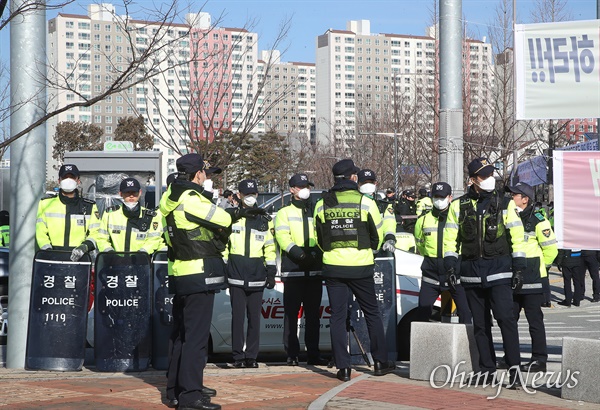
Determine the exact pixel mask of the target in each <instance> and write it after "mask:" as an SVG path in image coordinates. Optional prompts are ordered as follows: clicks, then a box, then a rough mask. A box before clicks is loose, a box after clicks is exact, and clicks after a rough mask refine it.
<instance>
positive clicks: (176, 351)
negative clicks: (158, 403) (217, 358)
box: [167, 296, 183, 400]
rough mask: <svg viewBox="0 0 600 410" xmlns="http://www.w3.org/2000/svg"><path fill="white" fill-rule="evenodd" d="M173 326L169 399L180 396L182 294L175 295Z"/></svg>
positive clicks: (168, 378)
mask: <svg viewBox="0 0 600 410" xmlns="http://www.w3.org/2000/svg"><path fill="white" fill-rule="evenodd" d="M172 312H173V328H172V330H171V335H170V337H169V367H168V369H167V399H168V400H173V399H176V398H177V397H178V396H179V393H180V390H179V388H178V383H177V378H178V373H179V362H180V360H181V338H180V334H179V332H180V328H181V325H182V323H183V303H182V301H181V296H173V310H172Z"/></svg>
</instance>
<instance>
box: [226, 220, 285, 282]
mask: <svg viewBox="0 0 600 410" xmlns="http://www.w3.org/2000/svg"><path fill="white" fill-rule="evenodd" d="M274 231H275V230H274V228H273V221H272V220H271V219H270V218H269V217H266V216H263V215H258V216H250V217H243V218H241V219H239V220H238V221H236V222H234V223H233V225H231V236H230V237H229V243H228V244H227V247H226V248H225V251H224V252H223V258H224V259H225V260H226V261H227V282H228V283H229V286H237V287H242V288H244V289H247V290H253V289H255V290H262V289H263V288H264V286H265V285H266V278H267V272H270V274H272V275H273V276H275V269H276V267H275V259H276V253H275V239H274V238H273V233H274Z"/></svg>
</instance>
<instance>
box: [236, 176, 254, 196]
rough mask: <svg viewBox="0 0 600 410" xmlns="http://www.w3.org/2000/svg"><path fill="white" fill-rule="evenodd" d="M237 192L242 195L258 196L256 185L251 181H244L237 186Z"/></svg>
mask: <svg viewBox="0 0 600 410" xmlns="http://www.w3.org/2000/svg"><path fill="white" fill-rule="evenodd" d="M238 191H240V192H241V193H242V194H244V195H248V194H258V184H257V183H256V181H255V180H253V179H244V180H243V181H241V182H240V183H239V184H238Z"/></svg>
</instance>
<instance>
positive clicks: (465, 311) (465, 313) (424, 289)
mask: <svg viewBox="0 0 600 410" xmlns="http://www.w3.org/2000/svg"><path fill="white" fill-rule="evenodd" d="M445 290H449V291H450V294H451V295H452V299H453V300H454V302H455V303H456V310H457V311H458V321H459V323H466V324H471V323H473V316H472V315H471V309H469V303H468V302H467V295H466V294H465V288H463V287H462V286H461V285H457V286H456V290H452V288H450V289H447V288H445V287H444V288H442V287H441V286H440V285H434V284H432V283H428V282H425V281H421V291H420V292H419V311H418V312H419V313H418V320H419V321H420V322H427V321H428V320H429V318H430V317H431V309H432V308H433V304H434V303H435V301H436V300H437V298H438V296H440V295H441V294H442V292H443V291H445Z"/></svg>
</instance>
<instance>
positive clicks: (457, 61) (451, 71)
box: [440, 0, 465, 197]
mask: <svg viewBox="0 0 600 410" xmlns="http://www.w3.org/2000/svg"><path fill="white" fill-rule="evenodd" d="M462 43H463V41H462V0H445V1H441V2H440V180H442V181H446V182H448V183H449V184H450V185H451V186H452V189H453V191H454V196H455V197H457V196H459V195H462V193H463V191H464V183H465V180H464V177H463V172H464V171H463V150H464V149H463V118H462V116H463V106H462V55H463V52H462V47H463V44H462Z"/></svg>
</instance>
